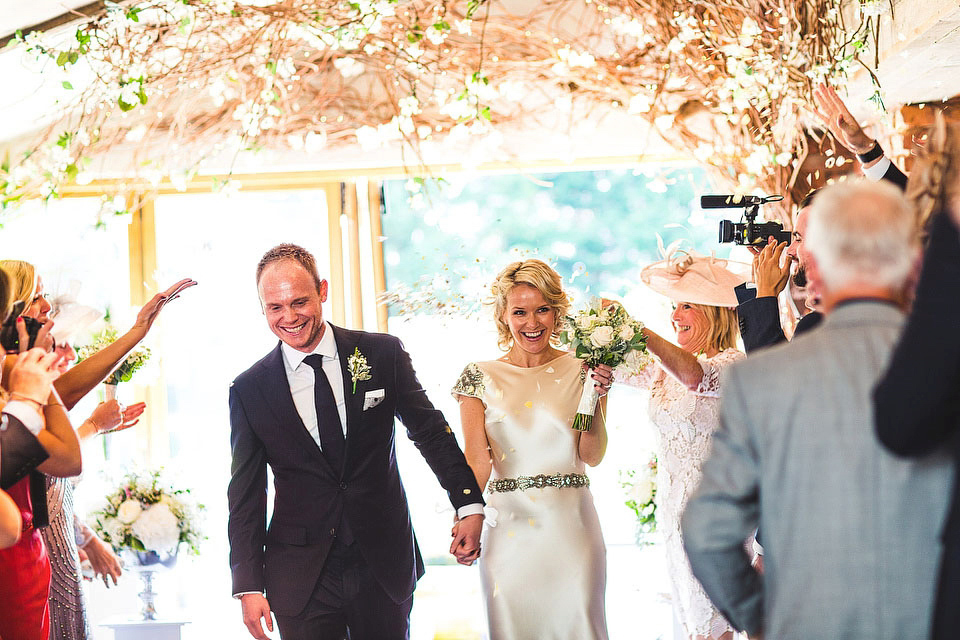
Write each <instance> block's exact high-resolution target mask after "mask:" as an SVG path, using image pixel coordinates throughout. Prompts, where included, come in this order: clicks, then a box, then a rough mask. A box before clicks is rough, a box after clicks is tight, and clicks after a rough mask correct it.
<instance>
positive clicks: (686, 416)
mask: <svg viewBox="0 0 960 640" xmlns="http://www.w3.org/2000/svg"><path fill="white" fill-rule="evenodd" d="M733 266H734V265H733V264H732V263H728V262H727V261H725V260H717V259H714V258H705V257H702V256H695V255H692V254H688V253H683V252H672V253H671V254H670V255H668V257H667V259H665V260H663V261H661V262H656V263H654V264H651V265H648V266H647V267H646V268H644V269H643V271H642V272H641V275H640V277H641V279H642V280H643V281H644V283H646V284H647V285H648V286H649V287H650V288H651V289H653V290H654V291H656V292H657V293H660V294H662V295H664V296H666V297H668V298H670V299H671V300H673V306H674V311H673V315H672V316H671V320H672V322H673V327H674V329H675V330H676V332H677V344H673V343H672V342H670V341H669V340H666V339H665V338H662V337H661V336H659V335H657V334H656V333H654V332H653V331H651V330H650V329H647V328H644V329H643V333H644V334H645V335H646V336H647V349H648V350H649V352H650V353H651V354H653V355H654V356H656V358H657V359H656V362H655V363H653V364H650V365H647V367H646V368H645V369H644V370H643V371H641V372H640V374H638V375H635V376H627V377H622V378H621V377H619V376H618V379H617V381H618V382H623V383H625V384H628V385H631V386H637V387H643V388H649V389H650V404H649V412H650V421H651V422H652V423H653V424H654V426H655V427H656V433H657V436H658V442H659V447H658V455H657V463H658V464H657V494H656V504H657V520H658V526H657V529H658V530H659V531H660V532H661V533H662V534H663V541H664V546H665V550H666V555H667V569H668V571H669V573H670V577H671V580H672V586H673V611H674V616H675V618H676V620H677V621H678V622H679V624H680V625H681V626H682V628H683V630H684V633H685V635H686V637H687V638H691V639H692V640H708V639H711V640H719V639H723V640H731V639H732V638H733V634H734V630H733V627H731V626H730V624H729V623H728V622H727V621H726V620H725V619H724V618H723V616H722V615H720V612H719V611H717V610H716V608H715V607H714V606H713V605H712V604H711V602H710V600H709V598H707V595H706V593H704V591H703V587H701V586H700V583H699V582H698V581H697V579H696V578H695V577H694V576H693V573H692V571H691V570H690V563H689V561H688V560H687V555H686V552H685V551H684V549H683V540H682V538H681V535H680V516H681V514H682V513H683V509H684V507H685V506H686V504H687V499H688V498H689V497H690V494H691V493H693V491H694V489H696V488H697V484H698V483H699V481H700V468H701V465H702V464H703V460H704V458H705V457H706V455H707V453H708V452H709V451H710V439H711V436H712V434H713V432H714V430H715V429H716V428H717V425H718V423H719V410H720V372H721V371H722V370H723V368H724V367H726V366H727V365H728V364H730V363H732V362H735V361H737V360H739V359H741V358H743V357H744V354H743V353H742V352H741V351H738V350H737V348H736V345H737V335H738V330H737V316H736V312H735V311H734V310H733V309H734V308H735V307H736V306H737V297H736V294H735V293H734V287H736V286H738V285H740V284H742V283H743V282H744V280H746V278H745V277H740V276H738V275H737V274H735V273H734V272H733V271H731V270H730V269H729V268H727V267H733ZM742 267H743V268H744V269H745V272H746V273H749V265H742Z"/></svg>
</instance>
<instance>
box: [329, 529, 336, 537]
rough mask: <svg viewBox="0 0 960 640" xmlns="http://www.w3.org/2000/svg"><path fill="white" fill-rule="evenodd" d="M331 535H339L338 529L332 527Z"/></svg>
mask: <svg viewBox="0 0 960 640" xmlns="http://www.w3.org/2000/svg"><path fill="white" fill-rule="evenodd" d="M330 535H332V536H334V537H336V535H337V530H336V529H330Z"/></svg>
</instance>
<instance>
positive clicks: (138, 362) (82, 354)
mask: <svg viewBox="0 0 960 640" xmlns="http://www.w3.org/2000/svg"><path fill="white" fill-rule="evenodd" d="M116 339H117V330H116V329H114V328H112V327H107V328H106V329H104V330H103V331H101V332H100V333H98V334H97V335H96V336H94V338H93V343H92V344H88V345H85V346H82V347H80V348H78V349H77V362H80V361H81V360H84V359H85V358H89V357H90V356H92V355H93V354H95V353H96V352H98V351H100V350H101V349H103V348H104V347H106V346H107V345H109V344H111V343H113V342H114V341H115V340H116ZM149 359H150V349H148V348H147V347H144V346H142V345H141V346H137V347H136V348H135V349H134V350H133V351H131V352H130V353H129V354H128V355H127V357H126V358H125V359H124V360H123V362H121V363H120V366H118V367H117V368H116V369H114V370H113V373H111V374H110V375H109V376H107V379H106V380H104V382H105V383H106V384H108V385H109V384H113V385H115V384H119V383H121V382H129V381H130V379H131V378H132V377H133V374H134V373H136V371H137V370H138V369H140V367H142V366H143V365H145V364H146V363H147V360H149Z"/></svg>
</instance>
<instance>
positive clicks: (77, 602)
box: [41, 400, 146, 640]
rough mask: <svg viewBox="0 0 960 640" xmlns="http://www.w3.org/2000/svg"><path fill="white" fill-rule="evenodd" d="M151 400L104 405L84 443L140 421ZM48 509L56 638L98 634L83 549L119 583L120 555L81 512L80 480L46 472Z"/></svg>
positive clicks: (99, 570) (85, 430) (87, 427)
mask: <svg viewBox="0 0 960 640" xmlns="http://www.w3.org/2000/svg"><path fill="white" fill-rule="evenodd" d="M145 408H146V404H144V403H143V402H138V403H137V404H134V405H130V406H129V407H126V408H122V407H120V405H119V404H118V403H117V401H116V400H109V401H107V402H103V403H100V404H99V405H98V406H97V408H96V409H94V411H93V413H92V414H91V416H90V417H89V418H87V419H86V420H85V421H84V422H83V424H81V425H80V426H79V427H78V428H77V435H78V437H79V438H80V441H81V442H83V441H84V440H87V439H89V438H90V437H92V436H94V435H97V434H106V433H111V432H116V431H122V430H124V429H129V428H130V427H132V426H133V425H135V424H136V423H137V422H138V420H139V416H140V415H141V414H142V413H143V411H144V409H145ZM46 480H47V510H48V513H49V518H50V526H48V527H44V528H43V529H41V533H42V534H43V540H44V543H45V544H46V547H47V555H48V556H49V558H50V596H49V605H50V640H83V639H85V638H89V637H91V636H92V633H91V630H90V622H89V620H88V619H87V613H86V605H85V602H84V601H85V598H84V595H83V589H82V586H81V584H82V579H83V577H82V575H81V572H80V549H83V550H84V553H85V554H86V555H87V557H88V558H89V559H90V563H91V565H92V567H93V571H94V574H95V575H100V576H102V578H103V584H104V585H106V586H108V587H109V583H108V581H107V579H108V577H110V578H112V579H113V584H117V578H119V577H120V574H121V568H120V559H119V558H117V556H116V555H115V554H114V553H113V550H112V549H111V548H110V546H109V545H107V544H106V543H104V542H103V541H102V540H101V539H100V538H98V537H97V535H96V534H95V533H94V532H93V531H92V530H91V529H90V528H89V527H88V526H87V525H85V524H84V523H83V522H82V521H81V520H80V519H79V518H77V516H76V512H75V510H74V503H73V489H74V486H75V484H76V481H77V478H54V477H52V476H46Z"/></svg>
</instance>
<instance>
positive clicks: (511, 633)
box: [453, 354, 607, 640]
mask: <svg viewBox="0 0 960 640" xmlns="http://www.w3.org/2000/svg"><path fill="white" fill-rule="evenodd" d="M580 364H581V361H580V360H578V359H577V358H574V357H573V356H572V355H570V354H564V355H562V356H560V357H558V358H556V359H554V360H552V361H551V362H549V363H547V364H544V365H541V366H539V367H517V366H515V365H512V364H510V363H507V362H503V361H499V360H497V361H491V362H480V363H471V364H469V365H467V367H466V368H465V369H464V371H463V374H462V375H461V376H460V379H459V381H458V382H457V384H456V385H455V386H454V388H453V394H454V395H455V396H456V395H465V396H471V397H475V398H479V399H480V400H481V401H482V402H483V405H484V417H485V423H486V424H485V428H486V433H487V440H488V442H489V443H490V453H491V458H492V460H493V470H492V473H491V476H490V481H489V482H488V484H487V488H488V493H489V495H488V497H487V504H488V506H490V507H492V508H494V509H495V510H496V511H497V518H496V526H484V533H483V536H482V538H481V541H482V542H481V544H482V549H483V551H482V554H481V556H480V561H479V564H480V577H481V583H482V586H483V595H484V602H485V604H486V609H487V618H488V623H489V628H490V640H532V639H536V640H606V639H607V624H606V614H605V611H604V591H605V588H606V547H605V546H604V543H603V536H602V534H601V532H600V521H599V519H598V518H597V512H596V509H595V508H594V505H593V496H592V495H591V494H590V490H589V489H588V488H587V487H586V486H562V487H557V486H542V487H540V488H537V487H535V486H534V487H530V488H527V489H524V490H520V489H516V490H512V491H506V492H501V491H495V492H492V493H490V492H489V490H490V489H491V488H494V487H496V486H498V480H499V481H501V482H500V483H499V484H503V482H502V481H503V480H504V479H514V480H516V479H518V478H521V477H524V478H534V477H536V476H538V475H541V474H542V475H543V476H557V474H559V476H560V478H562V477H563V476H567V481H568V482H571V481H572V482H573V483H574V485H575V484H578V483H579V479H578V478H582V477H584V475H583V474H584V471H585V465H584V463H583V461H582V460H580V458H579V456H578V453H577V451H578V449H577V444H578V441H579V438H578V435H579V434H578V432H577V431H574V430H573V429H571V425H572V424H573V418H574V416H575V415H576V411H577V403H578V401H579V399H580V393H581V390H582V389H583V382H582V380H581V377H580V376H581V373H580V371H581V368H580ZM571 474H572V476H573V477H571ZM541 482H543V479H541ZM554 482H557V480H554ZM488 524H492V523H490V522H489V518H488Z"/></svg>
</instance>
